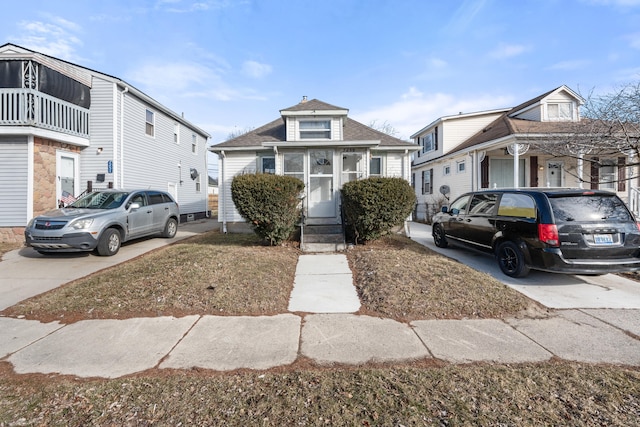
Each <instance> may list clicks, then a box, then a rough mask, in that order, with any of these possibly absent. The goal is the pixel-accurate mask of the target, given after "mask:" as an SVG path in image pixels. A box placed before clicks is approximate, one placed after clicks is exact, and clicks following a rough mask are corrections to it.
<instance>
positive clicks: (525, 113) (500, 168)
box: [411, 86, 637, 220]
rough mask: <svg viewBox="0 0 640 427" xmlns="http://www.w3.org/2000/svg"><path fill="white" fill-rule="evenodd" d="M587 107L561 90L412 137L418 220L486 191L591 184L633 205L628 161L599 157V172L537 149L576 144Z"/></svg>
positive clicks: (446, 121) (445, 121) (443, 122)
mask: <svg viewBox="0 0 640 427" xmlns="http://www.w3.org/2000/svg"><path fill="white" fill-rule="evenodd" d="M583 103H584V100H583V99H582V97H580V95H578V94H577V93H575V92H574V91H573V90H571V89H570V88H568V87H567V86H560V87H558V88H556V89H554V90H551V91H549V92H547V93H545V94H543V95H540V96H538V97H536V98H534V99H531V100H529V101H527V102H525V103H523V104H521V105H518V106H517V107H514V108H509V109H502V110H493V111H485V112H477V113H471V114H462V113H461V114H459V115H455V116H447V117H442V118H439V119H437V120H436V121H434V122H432V123H431V124H429V125H428V126H426V127H425V128H423V129H421V130H420V131H418V132H416V133H415V134H413V135H412V136H411V138H412V139H413V140H414V141H415V142H416V143H417V144H418V145H419V146H420V151H419V152H418V153H417V154H416V155H415V156H414V158H413V162H412V182H413V185H414V188H415V190H416V195H417V197H418V203H417V206H416V213H415V215H416V218H417V219H419V220H425V219H426V220H429V219H430V218H431V216H432V215H433V213H434V212H435V211H436V210H438V209H439V207H440V205H442V204H447V202H448V201H452V200H453V199H454V198H456V197H458V196H459V195H461V194H463V193H465V192H467V191H472V190H476V189H479V188H504V187H582V186H583V185H584V186H585V187H586V188H594V189H595V188H600V189H608V190H611V191H614V192H616V193H618V195H619V196H621V197H622V198H623V199H625V200H626V201H628V202H631V201H632V200H631V199H632V196H633V197H634V198H635V194H636V193H635V192H634V193H631V191H630V190H631V189H630V187H629V185H628V183H627V182H626V181H625V180H624V178H625V176H631V175H628V174H627V173H628V171H627V170H626V169H627V166H626V165H627V163H629V162H628V159H627V158H626V156H624V155H620V156H616V157H612V158H610V159H604V158H603V159H597V160H598V161H599V163H600V164H601V165H602V166H600V167H599V168H595V167H593V166H592V164H593V163H592V162H587V161H586V160H585V159H587V156H589V154H588V153H575V155H573V156H568V157H558V156H552V155H550V154H545V152H544V151H543V150H536V149H535V146H538V147H540V146H541V144H544V143H545V141H546V142H551V141H553V142H557V141H559V140H563V138H564V136H563V135H566V139H567V142H569V141H570V140H571V137H570V135H571V134H572V133H574V132H575V131H576V126H580V123H582V122H581V117H580V106H581V105H582V104H583ZM590 159H591V158H590ZM592 160H596V159H595V158H594V159H592ZM516 176H517V177H518V179H517V182H516V179H515V177H516ZM445 196H446V197H445ZM633 204H635V205H636V206H637V203H632V205H633Z"/></svg>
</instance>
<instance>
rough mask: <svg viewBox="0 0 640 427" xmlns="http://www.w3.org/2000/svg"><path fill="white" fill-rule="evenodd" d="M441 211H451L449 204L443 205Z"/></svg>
mask: <svg viewBox="0 0 640 427" xmlns="http://www.w3.org/2000/svg"><path fill="white" fill-rule="evenodd" d="M440 212H442V213H447V212H449V206H443V207H441V208H440Z"/></svg>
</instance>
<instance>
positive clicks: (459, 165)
mask: <svg viewBox="0 0 640 427" xmlns="http://www.w3.org/2000/svg"><path fill="white" fill-rule="evenodd" d="M464 170H465V164H464V160H459V161H457V162H456V172H457V173H464Z"/></svg>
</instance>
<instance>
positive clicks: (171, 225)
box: [162, 218, 178, 239]
mask: <svg viewBox="0 0 640 427" xmlns="http://www.w3.org/2000/svg"><path fill="white" fill-rule="evenodd" d="M177 232H178V221H176V220H175V218H169V220H168V221H167V223H166V224H165V226H164V231H163V232H162V237H166V238H167V239H173V238H174V237H175V235H176V233H177Z"/></svg>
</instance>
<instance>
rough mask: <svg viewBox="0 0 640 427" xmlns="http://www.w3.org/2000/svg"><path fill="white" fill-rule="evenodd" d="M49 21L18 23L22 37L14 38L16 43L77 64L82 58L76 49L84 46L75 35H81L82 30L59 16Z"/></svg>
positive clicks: (50, 17) (51, 17) (52, 17)
mask: <svg viewBox="0 0 640 427" xmlns="http://www.w3.org/2000/svg"><path fill="white" fill-rule="evenodd" d="M48 19H49V22H45V21H20V22H18V25H17V26H18V28H19V30H20V34H21V35H20V36H19V37H15V38H14V40H15V42H16V43H17V44H19V45H21V46H24V47H26V48H29V49H32V50H35V51H38V52H41V53H44V54H47V55H51V56H55V57H58V58H62V59H65V60H67V61H72V62H77V61H78V60H79V59H80V58H79V57H78V55H77V53H76V49H77V48H78V47H81V46H82V40H81V38H80V37H78V36H76V34H74V33H80V32H81V31H82V28H81V27H80V26H79V25H78V24H76V23H74V22H71V21H68V20H66V19H64V18H60V17H57V16H48Z"/></svg>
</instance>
